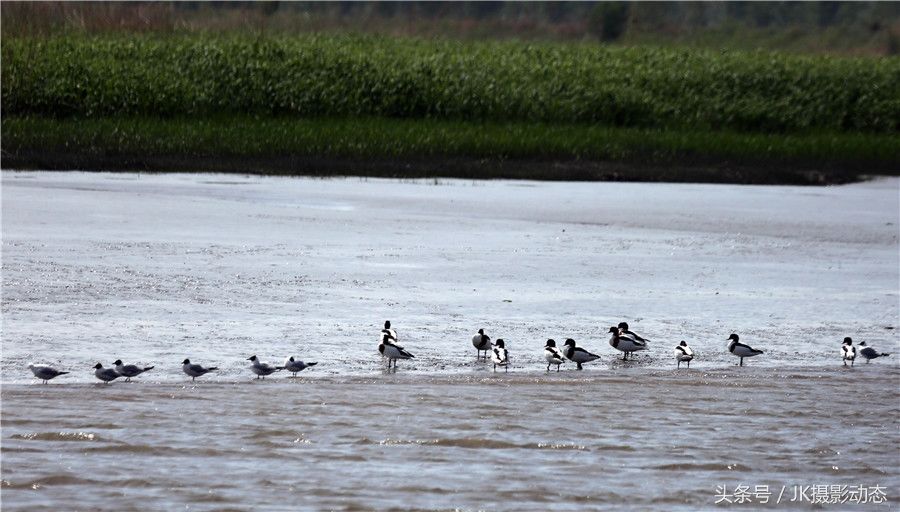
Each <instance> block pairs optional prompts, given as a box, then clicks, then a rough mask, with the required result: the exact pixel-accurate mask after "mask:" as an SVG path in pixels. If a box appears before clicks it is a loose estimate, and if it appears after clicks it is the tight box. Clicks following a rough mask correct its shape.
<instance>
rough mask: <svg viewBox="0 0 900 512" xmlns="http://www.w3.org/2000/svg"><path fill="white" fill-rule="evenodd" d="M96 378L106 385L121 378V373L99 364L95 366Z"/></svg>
mask: <svg viewBox="0 0 900 512" xmlns="http://www.w3.org/2000/svg"><path fill="white" fill-rule="evenodd" d="M94 376H95V377H97V378H98V379H100V380H102V381H103V382H104V383H105V384H109V383H110V381H114V380H116V379H118V378H119V377H121V375H119V372H117V371H115V370H113V369H112V368H104V367H103V365H102V364H100V363H97V364H96V365H95V366H94Z"/></svg>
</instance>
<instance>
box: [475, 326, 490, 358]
mask: <svg viewBox="0 0 900 512" xmlns="http://www.w3.org/2000/svg"><path fill="white" fill-rule="evenodd" d="M472 345H474V346H475V360H476V361H478V360H479V358H480V357H481V353H482V352H484V360H485V361H487V353H488V351H489V350H490V349H491V337H490V336H488V335H486V334H485V333H484V329H478V334H476V335H475V336H472Z"/></svg>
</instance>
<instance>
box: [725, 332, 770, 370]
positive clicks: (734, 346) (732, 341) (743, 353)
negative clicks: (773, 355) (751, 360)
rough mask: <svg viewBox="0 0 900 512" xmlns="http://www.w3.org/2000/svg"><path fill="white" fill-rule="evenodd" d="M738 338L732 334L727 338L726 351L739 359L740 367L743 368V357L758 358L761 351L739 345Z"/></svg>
mask: <svg viewBox="0 0 900 512" xmlns="http://www.w3.org/2000/svg"><path fill="white" fill-rule="evenodd" d="M739 340H740V337H739V336H738V335H737V334H733V333H732V335H731V336H729V337H728V341H729V343H728V351H729V352H731V353H732V354H734V355H735V356H737V357H740V358H741V364H740V366H744V358H745V357H753V356H758V355H760V354H762V353H763V351H762V350H756V349H755V348H753V347H751V346H749V345H744V344H743V343H739Z"/></svg>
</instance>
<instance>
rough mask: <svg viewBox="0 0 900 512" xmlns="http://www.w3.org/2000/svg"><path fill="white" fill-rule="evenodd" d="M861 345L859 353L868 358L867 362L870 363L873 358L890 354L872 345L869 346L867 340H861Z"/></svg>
mask: <svg viewBox="0 0 900 512" xmlns="http://www.w3.org/2000/svg"><path fill="white" fill-rule="evenodd" d="M859 346H860V349H859V355H861V356H863V357H865V358H866V364H869V361H871V360H872V359H876V358H879V357H887V356H889V355H890V354H888V353H887V352H879V351H877V350H875V349H874V348H872V347H867V346H866V342H865V341H860V342H859Z"/></svg>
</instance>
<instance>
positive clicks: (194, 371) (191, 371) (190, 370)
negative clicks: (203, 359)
mask: <svg viewBox="0 0 900 512" xmlns="http://www.w3.org/2000/svg"><path fill="white" fill-rule="evenodd" d="M218 369H219V368H218V367H217V366H210V367H209V368H204V367H203V366H200V365H199V364H191V360H190V359H185V360H184V361H182V362H181V371H183V372H184V373H186V374H187V375H188V376H189V377H190V378H191V381H193V380H194V379H196V378H197V377H202V376H204V375H206V374H207V373H209V372H211V371H213V370H218Z"/></svg>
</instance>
